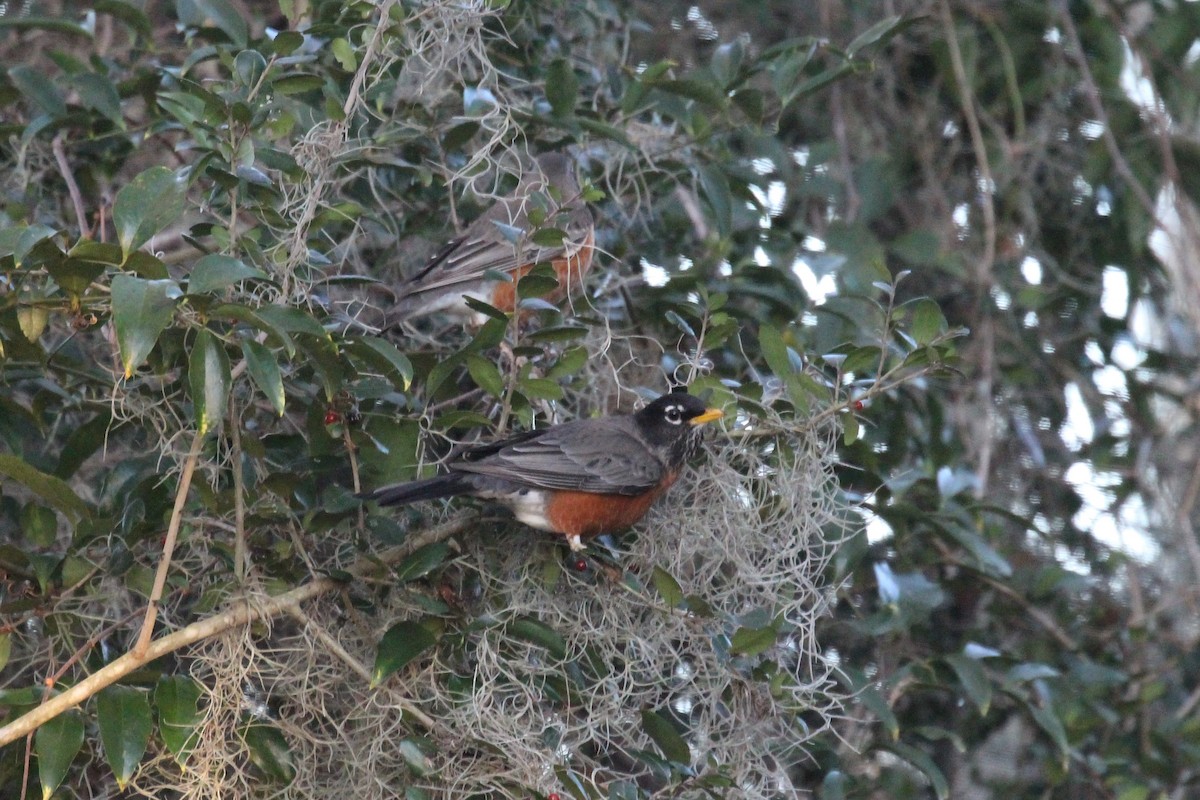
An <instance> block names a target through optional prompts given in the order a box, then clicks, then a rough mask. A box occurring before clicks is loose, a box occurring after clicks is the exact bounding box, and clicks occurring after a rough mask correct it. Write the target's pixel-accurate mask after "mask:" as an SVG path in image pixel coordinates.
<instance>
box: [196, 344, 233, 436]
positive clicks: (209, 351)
mask: <svg viewBox="0 0 1200 800" xmlns="http://www.w3.org/2000/svg"><path fill="white" fill-rule="evenodd" d="M231 385H232V378H231V376H230V367H229V356H228V355H226V354H225V345H224V343H222V342H221V340H220V339H218V338H217V337H216V335H215V334H213V332H212V331H210V330H202V331H200V333H199V334H197V336H196V341H195V343H194V344H193V345H192V352H191V355H190V356H189V357H188V386H189V387H190V388H191V394H192V416H193V418H194V419H195V420H196V432H197V435H199V436H203V435H205V434H206V433H208V432H209V431H211V430H216V429H218V428H220V427H221V422H222V420H224V419H225V411H226V405H227V404H228V402H229V389H230V386H231Z"/></svg>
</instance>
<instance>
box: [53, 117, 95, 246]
mask: <svg viewBox="0 0 1200 800" xmlns="http://www.w3.org/2000/svg"><path fill="white" fill-rule="evenodd" d="M50 149H51V150H53V151H54V160H55V161H56V162H57V163H58V171H59V174H61V175H62V179H63V181H65V182H66V184H67V193H68V194H70V195H71V205H73V206H74V207H75V221H76V222H77V223H78V224H79V236H80V237H81V238H88V237H89V236H91V229H90V228H88V224H87V213H86V212H84V210H83V195H81V194H80V193H79V184H77V183H75V176H74V174H72V173H71V164H70V162H68V161H67V151H66V148H65V147H63V133H62V131H59V133H58V135H57V136H55V137H54V139H53V141H51V142H50Z"/></svg>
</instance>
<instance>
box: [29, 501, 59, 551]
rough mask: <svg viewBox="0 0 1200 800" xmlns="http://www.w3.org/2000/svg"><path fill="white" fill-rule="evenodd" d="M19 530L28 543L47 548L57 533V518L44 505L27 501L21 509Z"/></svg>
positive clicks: (52, 542)
mask: <svg viewBox="0 0 1200 800" xmlns="http://www.w3.org/2000/svg"><path fill="white" fill-rule="evenodd" d="M21 531H22V533H24V534H25V538H26V540H28V541H29V542H30V543H32V544H34V545H36V546H37V547H42V548H48V547H50V546H51V545H53V544H54V539H55V537H56V536H57V535H58V519H57V518H56V517H55V516H54V512H53V511H51V510H50V509H48V508H46V507H45V506H40V505H38V504H37V503H34V502H29V503H26V504H25V506H24V508H22V509H21Z"/></svg>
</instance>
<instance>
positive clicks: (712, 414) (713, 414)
mask: <svg viewBox="0 0 1200 800" xmlns="http://www.w3.org/2000/svg"><path fill="white" fill-rule="evenodd" d="M723 416H725V412H724V411H722V410H721V409H719V408H706V409H704V413H703V414H701V415H700V416H698V417H692V418H691V419H690V420H688V422H690V423H692V424H693V425H703V424H704V423H706V422H715V421H716V420H719V419H720V418H721V417H723Z"/></svg>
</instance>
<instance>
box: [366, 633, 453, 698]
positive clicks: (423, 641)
mask: <svg viewBox="0 0 1200 800" xmlns="http://www.w3.org/2000/svg"><path fill="white" fill-rule="evenodd" d="M435 644H437V636H435V635H434V634H433V633H432V632H431V631H430V630H429V629H428V628H426V627H425V626H424V625H422V624H420V623H419V622H411V621H407V620H406V621H404V622H397V623H396V624H395V625H393V626H392V627H390V628H388V629H387V633H385V634H384V635H383V638H382V639H381V640H380V641H379V649H378V650H377V651H376V652H375V667H374V669H373V670H372V671H371V688H372V689H374V688H375V687H376V686H378V685H379V684H381V683H383V682H384V681H385V680H387V679H388V678H389V677H391V676H392V675H394V674H395V673H396V672H397V671H399V670H401V669H403V668H404V667H406V666H408V664H410V663H412V661H413V660H414V659H416V658H418V657H419V656H420V655H421V654H422V653H424V652H425V651H426V650H428V649H429V648H431V647H433V646H434V645H435Z"/></svg>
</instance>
